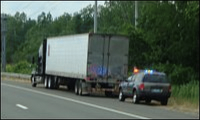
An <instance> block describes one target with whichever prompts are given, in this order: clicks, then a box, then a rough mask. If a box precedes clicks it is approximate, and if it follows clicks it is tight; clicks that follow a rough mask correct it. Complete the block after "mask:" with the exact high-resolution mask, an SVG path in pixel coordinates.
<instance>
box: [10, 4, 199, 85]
mask: <svg viewBox="0 0 200 120" xmlns="http://www.w3.org/2000/svg"><path fill="white" fill-rule="evenodd" d="M134 3H135V2H134V1H106V2H105V3H104V5H98V8H97V10H98V14H97V21H98V26H97V32H98V33H112V34H124V35H127V36H129V39H130V46H129V71H131V70H132V67H133V66H138V68H142V69H145V68H152V69H157V70H160V71H164V72H166V73H167V74H168V75H169V78H170V79H171V80H172V83H173V84H185V83H188V82H189V81H191V80H199V1H175V2H168V1H162V2H160V1H139V2H138V12H139V13H138V15H139V17H138V20H137V21H138V25H137V26H136V27H135V22H134V20H135V18H134V16H135V15H134V14H135V5H134ZM93 7H94V6H93V5H91V4H90V5H88V6H87V7H85V8H83V9H82V10H80V11H79V12H75V13H73V14H69V13H67V12H65V13H63V15H61V16H59V17H57V18H55V19H53V18H52V15H51V13H50V12H49V13H45V12H42V13H41V14H40V15H38V17H37V20H34V19H30V18H27V15H26V13H24V12H22V13H19V12H16V14H15V15H14V16H11V15H7V16H8V19H7V35H6V60H7V63H8V64H16V63H18V62H20V61H22V60H27V61H28V62H31V60H32V56H37V52H38V49H39V46H40V44H41V42H42V40H43V39H44V38H45V37H51V36H60V35H69V34H79V33H87V32H93V25H94V18H93V13H94V9H93Z"/></svg>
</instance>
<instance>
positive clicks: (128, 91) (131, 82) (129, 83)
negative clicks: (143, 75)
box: [127, 75, 137, 95]
mask: <svg viewBox="0 0 200 120" xmlns="http://www.w3.org/2000/svg"><path fill="white" fill-rule="evenodd" d="M136 76H137V75H134V76H132V78H131V80H130V81H129V82H128V84H127V94H128V95H132V91H133V86H134V85H135V78H136Z"/></svg>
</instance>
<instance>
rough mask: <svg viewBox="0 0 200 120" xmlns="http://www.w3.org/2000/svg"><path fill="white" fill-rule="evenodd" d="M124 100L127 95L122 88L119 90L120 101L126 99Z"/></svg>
mask: <svg viewBox="0 0 200 120" xmlns="http://www.w3.org/2000/svg"><path fill="white" fill-rule="evenodd" d="M124 100H125V96H124V94H123V92H122V89H120V91H119V101H124Z"/></svg>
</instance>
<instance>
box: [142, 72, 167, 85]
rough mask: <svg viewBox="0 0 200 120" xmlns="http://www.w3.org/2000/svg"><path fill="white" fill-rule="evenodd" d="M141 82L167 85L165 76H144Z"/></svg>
mask: <svg viewBox="0 0 200 120" xmlns="http://www.w3.org/2000/svg"><path fill="white" fill-rule="evenodd" d="M143 82H160V83H168V79H167V77H166V75H157V74H146V75H145V76H144V78H143Z"/></svg>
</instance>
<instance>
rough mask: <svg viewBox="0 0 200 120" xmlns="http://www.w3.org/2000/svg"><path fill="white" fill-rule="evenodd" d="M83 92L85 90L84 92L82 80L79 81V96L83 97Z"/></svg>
mask: <svg viewBox="0 0 200 120" xmlns="http://www.w3.org/2000/svg"><path fill="white" fill-rule="evenodd" d="M82 91H83V90H82V80H80V81H79V88H78V94H79V95H81V96H82V95H83V94H82Z"/></svg>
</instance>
